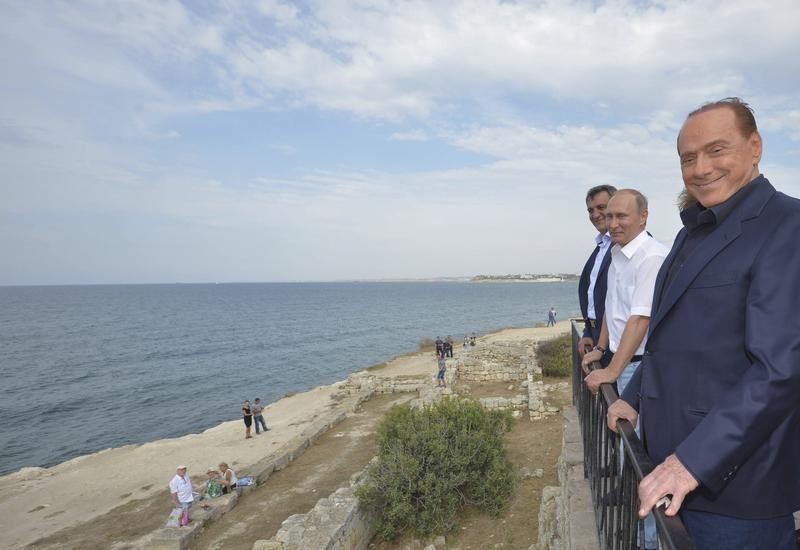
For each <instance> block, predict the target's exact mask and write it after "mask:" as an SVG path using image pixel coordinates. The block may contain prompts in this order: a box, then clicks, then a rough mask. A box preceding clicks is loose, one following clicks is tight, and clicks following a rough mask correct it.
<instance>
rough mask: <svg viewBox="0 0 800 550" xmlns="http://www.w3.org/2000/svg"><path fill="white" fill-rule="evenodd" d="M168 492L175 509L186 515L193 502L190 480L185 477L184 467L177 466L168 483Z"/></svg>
mask: <svg viewBox="0 0 800 550" xmlns="http://www.w3.org/2000/svg"><path fill="white" fill-rule="evenodd" d="M169 492H170V493H172V500H174V501H175V507H176V508H183V509H184V510H186V511H187V513H188V511H189V508H191V507H192V503H193V502H194V497H193V496H192V480H191V479H189V476H187V475H186V466H185V465H183V464H181V465H180V466H178V468H177V473H176V474H175V477H173V478H172V480H170V482H169Z"/></svg>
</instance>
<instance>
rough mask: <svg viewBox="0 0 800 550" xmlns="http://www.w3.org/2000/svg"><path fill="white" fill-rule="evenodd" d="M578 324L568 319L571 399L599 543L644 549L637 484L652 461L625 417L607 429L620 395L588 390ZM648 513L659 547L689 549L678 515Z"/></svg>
mask: <svg viewBox="0 0 800 550" xmlns="http://www.w3.org/2000/svg"><path fill="white" fill-rule="evenodd" d="M578 323H581V321H576V320H573V321H572V399H573V402H574V404H575V406H576V408H577V409H578V419H579V422H580V426H581V435H582V437H583V453H584V461H583V469H584V475H585V476H586V479H588V480H589V484H590V486H591V492H592V500H593V503H594V509H595V517H596V520H597V529H598V533H599V536H600V543H601V546H602V547H603V548H606V549H614V550H617V549H619V550H627V549H633V548H645V540H644V538H645V537H644V533H645V529H644V521H642V520H640V519H639V515H638V510H639V496H638V492H637V487H638V485H639V481H640V480H641V479H642V478H643V477H644V476H646V475H647V474H649V473H650V472H651V471H652V470H653V468H654V467H655V465H654V464H653V461H652V460H651V459H650V457H649V456H647V453H646V452H645V450H644V446H643V445H642V442H641V441H640V439H639V437H638V436H637V435H636V431H635V429H634V428H635V427H634V426H633V425H631V423H630V422H628V421H626V420H621V421H619V422H618V423H617V433H614V432H612V431H611V430H610V429H609V428H608V425H607V423H606V412H607V411H608V406H609V405H611V404H612V403H613V402H614V401H616V400H617V399H619V396H618V395H617V391H616V389H615V387H614V385H612V384H603V385H601V386H600V391H599V392H598V393H597V394H592V393H591V392H589V390H588V389H587V388H586V385H585V384H584V383H583V371H582V370H581V361H580V355H579V354H578V341H579V340H580V338H581V335H582V323H581V325H580V326H579V325H578ZM599 367H600V365H599V364H598V363H595V364H594V365H592V368H599ZM653 515H654V517H655V524H656V533H657V537H658V547H659V549H666V550H688V549H692V548H694V543H693V542H692V540H691V538H690V537H689V534H688V533H687V532H686V528H685V527H684V525H683V522H681V520H680V518H678V517H667V516H666V515H665V514H664V507H659V508H657V509H655V511H654V512H653Z"/></svg>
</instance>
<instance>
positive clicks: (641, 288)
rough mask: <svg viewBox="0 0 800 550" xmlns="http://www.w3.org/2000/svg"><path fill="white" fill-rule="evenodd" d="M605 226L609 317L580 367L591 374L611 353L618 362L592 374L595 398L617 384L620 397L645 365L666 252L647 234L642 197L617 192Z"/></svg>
mask: <svg viewBox="0 0 800 550" xmlns="http://www.w3.org/2000/svg"><path fill="white" fill-rule="evenodd" d="M606 220H607V221H608V230H609V233H610V234H611V238H612V240H613V241H614V243H615V244H614V246H613V248H612V249H611V266H610V267H609V269H608V293H607V295H606V311H605V315H604V316H603V324H602V328H601V329H600V337H599V339H598V343H597V346H595V348H594V350H592V351H591V352H589V353H587V354H586V355H584V357H583V361H582V365H583V367H584V370H588V367H589V365H590V364H591V363H592V362H594V361H599V360H600V358H601V357H602V355H603V352H605V351H606V350H607V349H608V350H610V351H611V352H612V353H613V354H614V357H613V359H611V362H610V363H609V364H608V367H606V368H605V369H598V370H595V371H593V372H591V373H590V374H589V375H588V376H587V377H586V378H585V380H584V382H585V383H586V385H587V386H588V388H589V389H590V390H591V391H592V392H597V391H598V389H599V388H600V384H605V383H611V382H614V381H615V380H617V379H619V381H618V386H619V391H620V392H622V390H623V389H624V387H625V384H627V381H628V380H630V377H631V376H633V373H634V372H635V371H636V367H637V366H638V365H639V362H641V359H642V357H641V355H642V353H643V352H644V345H645V343H646V339H647V328H648V326H649V324H650V308H651V306H652V303H653V289H654V287H655V282H656V275H658V270H659V269H660V268H661V264H662V263H663V262H664V258H665V257H666V256H667V252H668V251H667V249H666V248H665V247H664V246H663V245H662V244H661V243H659V242H658V241H656V240H655V239H654V238H653V237H651V236H650V235H649V234H648V233H647V231H646V230H645V228H646V226H647V199H646V198H645V196H644V195H642V194H641V193H640V192H639V191H636V190H635V189H623V190H620V191H617V193H616V194H615V195H614V196H613V197H612V198H611V200H610V201H609V202H608V207H607V208H606Z"/></svg>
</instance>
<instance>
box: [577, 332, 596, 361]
mask: <svg viewBox="0 0 800 550" xmlns="http://www.w3.org/2000/svg"><path fill="white" fill-rule="evenodd" d="M592 347H594V340H592V338H591V336H584V337H583V338H581V339H580V340H578V355H580V356H581V357H583V355H584V354H585V353H586V348H589V349H591V348H592Z"/></svg>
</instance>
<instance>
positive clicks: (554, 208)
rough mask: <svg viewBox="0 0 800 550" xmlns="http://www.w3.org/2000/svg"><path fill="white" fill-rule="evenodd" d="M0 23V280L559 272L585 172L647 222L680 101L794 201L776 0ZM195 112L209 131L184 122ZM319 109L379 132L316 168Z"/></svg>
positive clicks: (792, 85) (656, 229)
mask: <svg viewBox="0 0 800 550" xmlns="http://www.w3.org/2000/svg"><path fill="white" fill-rule="evenodd" d="M5 15H6V17H4V18H3V20H2V21H0V38H2V40H3V43H4V48H5V50H4V51H5V53H6V55H5V56H3V57H2V58H1V59H0V72H1V73H2V74H3V76H4V83H5V84H4V87H3V90H2V91H0V94H2V95H0V99H2V101H0V163H2V166H3V168H4V177H3V178H2V180H0V194H1V195H2V197H1V198H0V210H2V214H3V216H0V245H2V247H3V249H4V250H6V251H7V252H8V254H7V255H8V256H9V257H19V258H22V259H23V260H24V261H18V262H14V264H15V265H14V266H12V267H11V268H10V269H11V270H13V271H11V270H8V271H7V272H5V273H0V283H4V282H41V281H45V280H46V277H49V276H52V277H55V278H56V279H53V280H52V281H47V282H58V280H57V274H59V273H61V274H64V275H63V277H62V280H63V279H65V278H69V277H73V279H74V280H75V281H80V280H83V281H86V280H89V279H91V277H94V279H91V280H95V281H96V280H114V281H125V280H149V281H157V280H165V278H166V277H169V278H174V279H180V280H269V279H276V278H284V279H286V278H295V279H297V278H301V279H302V278H312V279H320V278H363V277H394V276H398V277H402V276H409V277H410V276H424V275H448V274H452V275H458V274H472V273H477V272H526V271H537V270H541V271H574V270H576V269H578V268H579V267H580V264H581V262H582V260H584V259H585V253H586V247H587V242H588V240H589V239H590V238H591V228H590V227H589V225H588V223H587V221H586V217H585V213H584V212H583V205H582V200H583V193H584V192H585V190H586V189H587V188H588V187H590V186H592V185H596V184H598V183H612V184H615V185H617V186H630V187H636V188H638V189H641V190H642V191H643V192H644V193H645V194H646V195H648V197H649V198H650V201H651V205H652V207H651V230H652V231H653V233H654V234H655V235H656V236H657V237H658V238H660V239H661V240H662V241H669V240H671V238H672V236H673V235H674V233H675V231H676V229H677V227H678V218H677V215H676V208H675V206H674V198H675V195H676V194H677V192H678V191H679V190H680V188H681V183H680V174H679V171H678V167H677V161H676V157H675V135H676V133H677V130H678V128H679V126H680V124H681V123H682V119H683V116H684V113H686V112H687V111H688V110H689V109H690V108H692V107H694V106H696V105H697V104H699V103H701V102H702V101H706V100H708V99H712V98H715V97H721V96H726V95H732V94H736V95H744V96H746V97H748V98H750V100H751V103H752V104H753V105H754V106H755V107H756V112H757V116H758V120H759V124H760V126H761V128H762V131H763V132H764V133H765V136H766V137H767V138H768V139H767V151H766V155H765V162H764V164H763V166H762V169H763V170H764V171H765V173H766V174H767V175H768V176H769V177H770V178H771V179H772V180H773V182H774V183H775V184H776V186H778V187H779V188H781V189H784V190H786V191H788V192H791V193H793V194H799V193H800V188H798V186H800V183H796V184H795V183H794V182H800V169H798V164H800V163H799V162H798V158H800V157H798V152H797V147H796V143H794V144H789V146H788V147H787V146H786V144H785V143H784V142H783V138H784V137H785V136H790V137H792V138H794V139H795V140H800V114H798V113H800V111H798V110H797V105H798V99H800V98H798V91H797V90H800V61H799V59H800V58H798V56H797V55H796V53H797V51H799V50H800V37H798V35H797V33H796V32H795V27H796V25H795V21H797V20H798V18H800V4H797V3H796V2H793V1H789V0H783V1H779V2H777V3H773V4H772V5H770V7H769V8H764V7H761V6H760V5H758V4H757V3H752V2H744V1H740V0H734V1H729V2H722V1H710V0H703V1H699V2H682V1H672V0H670V1H665V2H652V3H641V2H636V1H633V0H631V1H624V0H615V1H612V2H608V3H596V2H568V3H564V2H556V1H544V2H530V3H528V2H517V3H515V2H500V1H489V0H464V1H459V2H455V1H454V2H427V1H422V0H409V1H405V2H399V1H390V0H380V1H378V0H375V1H370V2H367V1H344V0H326V1H323V0H319V1H316V2H313V1H312V2H309V3H304V4H300V3H290V2H286V1H279V0H261V1H260V2H258V3H257V4H253V3H250V2H245V1H234V0H228V1H226V2H224V3H219V4H213V3H212V4H205V5H199V4H194V3H189V2H183V3H182V2H178V1H176V0H167V1H165V2H157V3H140V2H117V3H113V4H108V3H105V2H100V1H99V0H98V1H89V0H87V1H84V2H81V1H76V2H68V3H57V4H52V3H51V4H47V5H44V4H38V3H17V4H13V5H9V6H7V7H6V13H5ZM331 112H335V113H336V117H334V116H331ZM286 113H289V114H286ZM271 114H276V115H280V116H276V117H275V118H274V119H272V118H269V115H271ZM235 115H238V116H235ZM251 115H252V119H253V120H257V121H258V123H257V124H258V125H256V123H254V122H251V121H250V120H249V119H250V117H251ZM294 115H297V121H300V120H302V122H303V123H304V124H299V123H297V124H295V122H296V121H295V120H293V119H292V117H293V116H294ZM214 116H217V117H218V119H217V120H219V119H221V120H224V121H226V124H228V125H229V126H224V125H222V126H220V127H223V128H229V130H228V132H229V133H230V134H223V135H220V136H215V135H207V134H202V135H198V132H201V131H202V130H197V129H196V128H197V127H200V128H202V127H203V126H202V125H203V123H204V122H207V121H208V120H210V119H212V118H213V117H214ZM281 117H283V118H281ZM337 117H338V118H337ZM319 120H324V121H325V123H326V124H329V125H335V124H340V123H341V121H343V120H344V121H346V124H348V125H352V126H348V128H357V129H358V130H364V129H366V130H365V133H368V134H369V136H370V137H371V136H375V135H377V136H380V138H381V139H374V140H373V141H374V142H370V143H367V145H368V146H367V147H364V149H365V150H364V151H363V152H362V151H355V152H353V154H352V155H351V156H350V157H349V158H348V159H347V160H346V162H345V161H342V162H341V164H340V163H339V160H338V159H337V158H330V157H332V156H333V157H335V155H326V153H328V151H327V146H328V145H329V142H330V140H331V139H334V140H335V139H341V140H342V142H343V143H347V142H348V140H349V138H350V136H348V135H347V134H346V132H347V131H348V128H342V129H341V133H339V134H337V133H336V132H335V131H334V132H331V133H328V134H323V137H319V136H317V135H316V133H317V129H316V128H315V127H314V124H313V121H319ZM274 121H278V122H279V123H276V124H275V126H276V128H277V129H276V130H275V133H274V134H270V135H269V137H266V138H264V139H263V140H261V141H259V140H258V139H255V140H253V139H252V136H253V135H255V136H258V135H259V132H261V131H266V130H267V129H269V130H273V128H266V125H267V123H268V122H274ZM236 135H242V136H244V137H243V138H242V140H241V141H237V142H234V140H233V139H229V138H231V137H232V136H236ZM331 135H333V136H334V137H332V138H331V137H329V136H331ZM360 139H361V141H360V142H359V143H364V141H366V140H367V139H369V138H364V137H363V136H362V137H361V138H360ZM209 142H211V145H209ZM229 142H230V143H229ZM398 142H403V143H398ZM252 143H257V144H258V145H257V146H255V147H253V151H251V152H247V147H248V146H250V145H251V144H252ZM337 145H338V144H337ZM179 146H183V148H180V147H179ZM171 147H174V149H170V148H171ZM215 147H216V149H215ZM792 147H794V148H792ZM354 148H357V146H354ZM400 149H402V152H400V153H398V152H397V151H398V150H400ZM165 150H166V151H168V152H167V153H165V152H164V151H165ZM414 150H416V151H419V155H420V156H421V157H422V156H424V157H425V159H426V161H427V162H429V164H425V165H424V166H437V167H436V168H430V169H423V168H420V166H422V165H423V164H421V163H420V164H419V165H418V164H417V158H415V157H414V154H413V153H408V151H414ZM402 155H408V156H407V157H406V156H402ZM381 156H386V157H387V158H389V159H390V160H392V161H394V164H392V163H387V164H386V165H384V166H382V165H381V163H380V162H378V161H376V160H375V159H376V158H380V157H381ZM397 156H402V158H399V159H398V158H397ZM209 157H210V158H209ZM318 157H319V158H320V159H322V160H319V161H317V158H318ZM465 159H466V160H465ZM398 166H399V168H398ZM368 167H370V168H368ZM787 186H789V187H787ZM792 186H794V187H792ZM443 243H444V245H445V246H447V248H448V250H451V251H452V254H451V255H450V256H449V257H448V261H447V262H446V263H442V261H441V249H442V246H443ZM84 265H85V266H89V267H82V266H84ZM92 270H94V271H92ZM92 273H94V275H92ZM50 274H52V275H50ZM73 279H70V280H71V281H72V280H73Z"/></svg>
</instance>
